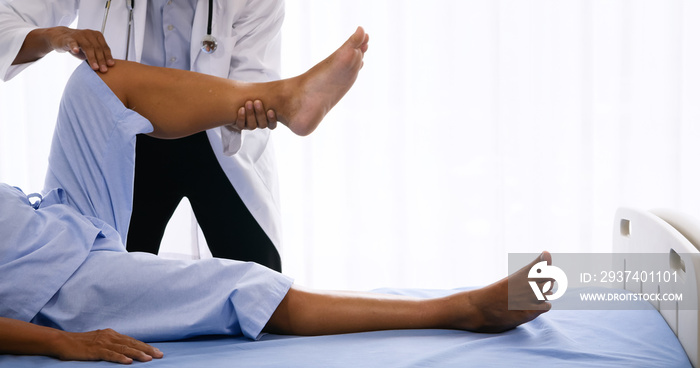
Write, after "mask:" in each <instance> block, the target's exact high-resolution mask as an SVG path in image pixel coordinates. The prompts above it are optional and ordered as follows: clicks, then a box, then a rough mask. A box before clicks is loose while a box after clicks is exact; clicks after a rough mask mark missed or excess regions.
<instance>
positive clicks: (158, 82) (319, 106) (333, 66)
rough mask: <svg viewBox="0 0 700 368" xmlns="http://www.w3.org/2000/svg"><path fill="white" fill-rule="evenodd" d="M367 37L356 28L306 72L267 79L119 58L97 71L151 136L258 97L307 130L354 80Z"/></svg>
mask: <svg viewBox="0 0 700 368" xmlns="http://www.w3.org/2000/svg"><path fill="white" fill-rule="evenodd" d="M368 41H369V37H368V36H367V34H366V33H365V32H364V30H363V29H362V28H358V29H357V31H356V32H355V34H353V35H352V36H351V37H350V39H348V41H347V42H345V43H344V44H343V45H342V46H341V47H340V48H339V49H338V50H336V51H335V52H334V53H333V54H331V55H330V56H329V57H328V58H326V59H325V60H324V61H322V62H320V63H319V64H317V65H316V66H314V67H313V68H311V69H310V70H309V71H307V72H306V73H304V74H302V75H300V76H297V77H294V78H290V79H284V80H280V81H273V82H268V83H243V82H237V81H231V80H227V79H222V78H217V77H213V76H209V75H204V74H198V73H193V72H188V71H182V70H176V69H167V68H157V67H150V66H146V65H141V64H137V63H130V62H124V61H117V62H116V64H115V66H114V67H112V68H111V69H110V72H109V73H105V74H101V73H100V74H99V75H100V77H101V78H102V79H103V80H104V81H105V83H106V84H107V85H108V86H109V87H110V88H111V89H112V91H113V92H114V93H115V95H117V97H119V99H120V100H121V101H122V102H123V103H124V104H125V105H126V106H127V107H129V108H131V109H133V110H135V111H136V112H138V113H139V114H141V115H143V116H144V117H145V118H147V119H148V120H149V121H150V122H151V123H152V124H153V127H154V131H153V133H152V135H153V136H155V137H159V138H178V137H183V136H187V135H191V134H193V133H196V132H199V131H203V130H206V129H210V128H214V127H217V126H222V125H228V124H232V123H235V122H236V117H237V115H238V114H239V112H240V108H241V107H242V106H244V104H245V102H246V101H252V100H261V101H264V102H265V106H266V108H268V109H271V110H274V112H276V113H277V118H278V119H279V121H280V122H282V123H283V124H285V125H286V126H288V127H289V129H291V130H292V131H293V132H294V133H296V134H298V135H307V134H310V133H311V132H312V131H313V130H314V129H316V127H317V126H318V124H319V123H320V122H321V120H322V119H323V117H324V116H325V115H326V114H327V113H328V111H329V110H330V109H331V108H332V107H333V106H335V104H336V103H337V102H338V101H339V100H340V99H341V98H342V97H343V96H344V95H345V93H346V92H347V91H348V90H349V89H350V87H351V86H352V85H353V83H354V82H355V79H356V78H357V74H358V73H359V71H360V68H361V67H362V58H363V56H364V53H365V51H367V43H368Z"/></svg>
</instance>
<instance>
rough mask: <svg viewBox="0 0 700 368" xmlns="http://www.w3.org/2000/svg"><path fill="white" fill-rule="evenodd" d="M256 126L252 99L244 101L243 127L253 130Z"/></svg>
mask: <svg viewBox="0 0 700 368" xmlns="http://www.w3.org/2000/svg"><path fill="white" fill-rule="evenodd" d="M257 127H258V124H257V119H256V117H255V107H254V106H253V101H246V103H245V129H248V130H253V129H255V128H257Z"/></svg>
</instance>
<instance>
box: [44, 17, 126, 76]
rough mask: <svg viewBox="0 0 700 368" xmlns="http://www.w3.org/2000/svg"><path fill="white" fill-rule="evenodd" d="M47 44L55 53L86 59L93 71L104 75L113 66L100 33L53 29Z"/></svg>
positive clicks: (62, 28)
mask: <svg viewBox="0 0 700 368" xmlns="http://www.w3.org/2000/svg"><path fill="white" fill-rule="evenodd" d="M49 42H50V44H51V47H52V48H53V49H54V50H56V51H59V52H61V51H64V52H65V51H67V52H70V53H71V54H72V55H74V56H75V57H77V58H79V59H81V60H85V59H87V61H88V64H89V65H90V67H91V68H92V69H93V70H99V71H101V72H103V73H104V72H107V70H108V68H109V67H111V66H113V65H114V58H113V57H112V50H111V49H110V48H109V46H108V45H107V41H106V40H105V38H104V35H102V33H101V32H98V31H94V30H90V29H72V28H68V27H55V28H52V29H51V32H50V39H49Z"/></svg>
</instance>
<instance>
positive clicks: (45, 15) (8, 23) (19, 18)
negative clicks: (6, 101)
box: [0, 0, 79, 81]
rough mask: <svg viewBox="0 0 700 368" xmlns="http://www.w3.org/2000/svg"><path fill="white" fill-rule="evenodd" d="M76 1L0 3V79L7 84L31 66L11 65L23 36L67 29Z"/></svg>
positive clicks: (9, 0)
mask: <svg viewBox="0 0 700 368" xmlns="http://www.w3.org/2000/svg"><path fill="white" fill-rule="evenodd" d="M78 3H79V0H53V1H50V0H43V1H41V0H33V1H27V0H0V50H3V52H2V53H0V78H2V80H3V81H8V80H10V79H12V78H13V77H14V76H16V75H17V74H19V73H20V72H21V71H22V70H24V69H25V68H26V67H28V66H29V65H31V64H32V63H25V64H21V65H12V62H13V61H14V60H15V58H16V57H17V54H18V53H19V50H20V49H21V48H22V44H23V43H24V39H25V38H26V37H27V34H28V33H29V32H31V31H32V30H34V29H36V28H48V27H56V26H68V25H70V24H71V23H72V22H73V21H74V20H75V18H76V16H77V9H78Z"/></svg>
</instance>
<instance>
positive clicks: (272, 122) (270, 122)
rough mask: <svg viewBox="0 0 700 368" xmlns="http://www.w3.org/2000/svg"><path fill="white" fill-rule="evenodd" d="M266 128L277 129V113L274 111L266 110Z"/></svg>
mask: <svg viewBox="0 0 700 368" xmlns="http://www.w3.org/2000/svg"><path fill="white" fill-rule="evenodd" d="M267 127H268V128H270V129H275V128H277V113H276V112H275V110H267Z"/></svg>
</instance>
